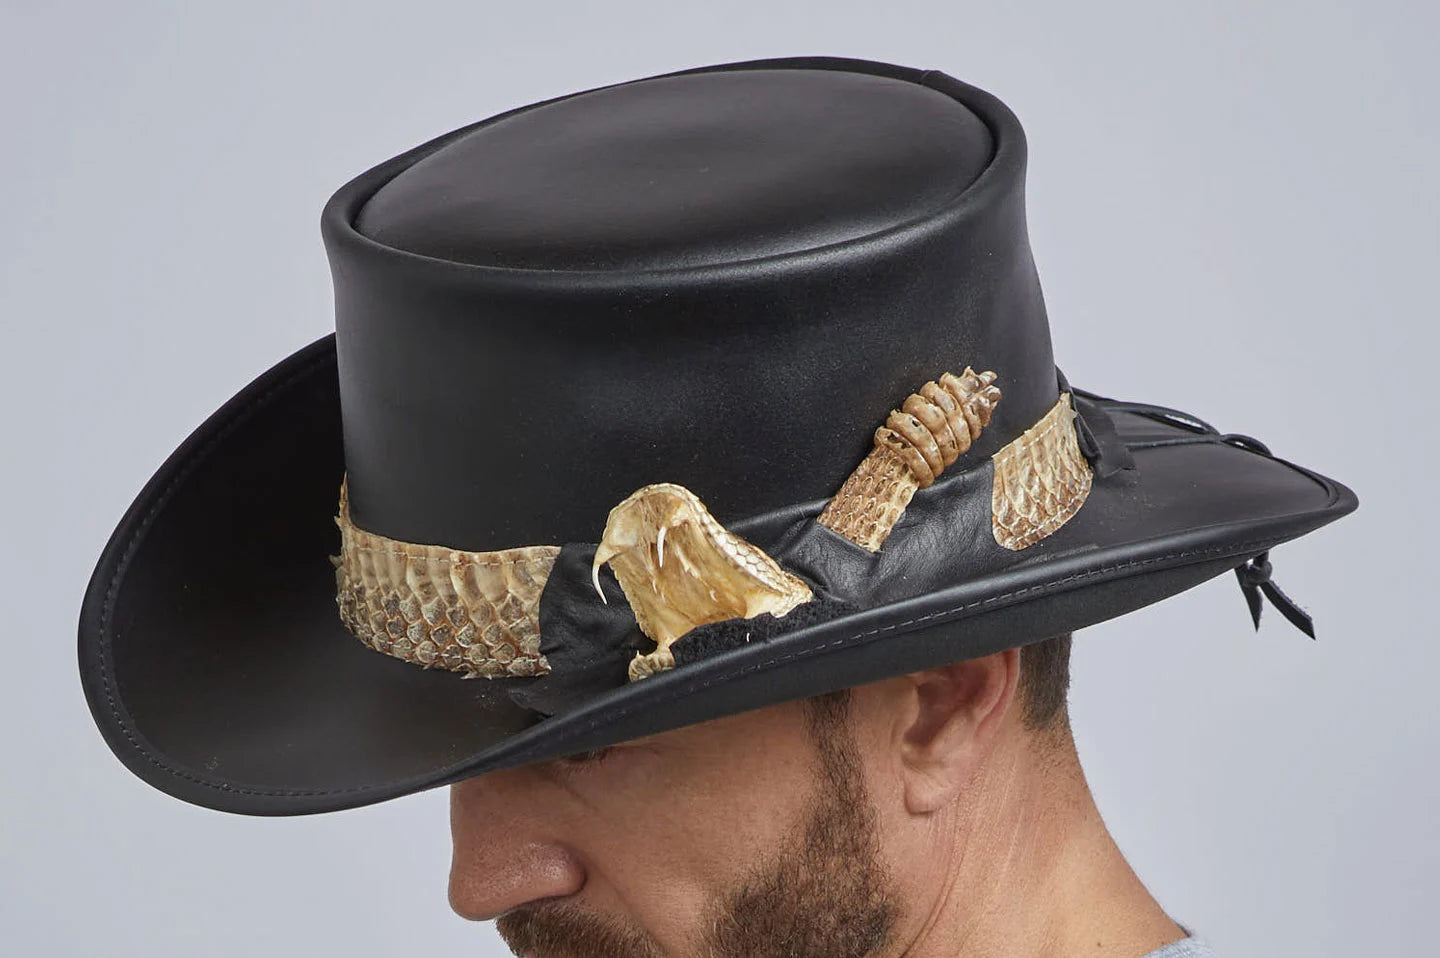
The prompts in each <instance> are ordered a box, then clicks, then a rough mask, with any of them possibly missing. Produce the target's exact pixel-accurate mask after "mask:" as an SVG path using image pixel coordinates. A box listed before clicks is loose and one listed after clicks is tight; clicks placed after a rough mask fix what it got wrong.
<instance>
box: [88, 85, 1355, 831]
mask: <svg viewBox="0 0 1440 958" xmlns="http://www.w3.org/2000/svg"><path fill="white" fill-rule="evenodd" d="M1024 171H1025V139H1024V135H1023V133H1022V131H1021V128H1020V125H1019V123H1018V121H1017V120H1016V118H1015V117H1014V115H1013V114H1012V113H1011V112H1010V111H1009V110H1008V109H1007V108H1006V107H1005V106H1004V105H1003V104H1002V103H1000V102H999V101H998V100H996V99H995V98H994V97H992V96H990V95H989V94H987V93H984V92H983V91H981V90H977V89H975V88H974V87H971V86H968V85H966V84H964V83H961V82H959V81H957V80H955V79H952V78H951V77H948V76H946V75H944V74H942V73H938V72H935V71H921V70H913V69H906V68H902V67H897V66H892V65H888V64H881V63H872V62H866V61H857V60H842V59H829V58H805V59H786V60H770V61H758V62H750V63H737V64H728V65H724V66H716V67H708V68H703V69H698V70H692V71H686V72H683V73H677V74H670V75H666V76H661V77H652V78H648V79H644V80H638V81H634V82H630V83H622V84H618V85H615V86H609V87H604V88H601V89H597V90H590V91H587V92H583V93H577V94H574V95H571V96H565V97H560V98H557V99H554V100H550V101H547V102H544V103H539V104H535V105H533V106H528V107H523V108H521V109H518V110H513V111H511V112H509V113H505V114H502V115H500V116H498V117H494V118H491V119H489V120H485V121H483V122H480V123H476V124H473V125H471V126H468V127H465V128H463V129H459V130H456V131H454V132H452V133H449V134H446V135H445V136H442V137H439V138H438V139H435V140H432V141H431V142H429V143H426V144H424V145H423V146H420V147H418V148H416V149H414V150H411V151H410V152H408V153H406V154H404V155H403V156H399V157H396V158H395V159H392V160H390V161H388V162H386V163H383V164H381V165H380V166H377V167H376V168H374V169H373V170H370V171H369V172H367V173H364V174H363V175H361V176H359V177H358V178H356V179H355V180H354V181H352V182H350V183H349V184H347V185H346V186H344V187H343V188H342V189H341V190H340V191H339V192H338V193H336V194H335V196H334V197H333V198H332V199H331V201H330V202H329V204H328V205H327V206H326V207H325V210H324V214H323V219H322V228H323V234H324V239H325V244H326V248H327V250H328V252H329V256H330V262H331V267H332V271H333V275H334V282H335V308H336V325H335V333H334V335H332V336H327V337H325V338H324V339H321V340H319V341H317V342H314V343H311V344H310V345H308V346H306V347H305V348H303V349H301V350H299V351H298V352H296V353H295V354H294V355H292V356H289V357H288V358H286V359H284V360H282V361H280V362H279V363H278V364H276V365H275V366H274V367H273V368H271V369H270V370H268V371H266V372H265V373H264V374H262V375H261V376H260V377H259V378H257V379H256V380H255V381H254V382H253V383H251V384H250V385H249V386H247V387H246V388H245V389H244V390H242V391H241V392H240V393H239V394H238V395H236V396H235V397H234V398H233V399H231V400H230V401H229V402H227V403H226V404H225V405H224V406H223V407H221V408H220V409H219V410H218V411H217V412H216V413H215V414H214V415H212V416H211V417H210V418H209V419H208V420H207V421H206V422H205V423H204V424H203V425H201V426H200V427H199V428H198V429H197V430H196V431H195V432H194V433H193V434H192V435H191V436H190V437H189V438H188V439H186V440H185V442H184V443H182V444H181V445H180V447H179V448H178V449H176V450H175V452H174V453H173V454H172V455H171V456H170V458H169V459H168V460H167V461H166V462H165V464H164V465H163V466H162V467H161V468H160V470H159V471H158V472H157V473H156V474H155V476H154V477H153V478H152V479H151V480H150V482H149V483H147V484H146V486H145V488H144V489H143V490H142V491H141V493H140V495H139V496H138V498H137V499H136V500H135V502H134V504H133V505H132V506H131V508H130V509H129V511H128V512H127V513H126V515H125V516H124V518H123V519H122V520H121V522H120V524H119V527H118V528H117V529H116V530H115V532H114V534H113V536H112V537H111V539H110V541H109V544H108V545H107V546H106V548H105V551H104V554H103V555H102V556H101V558H100V561H99V564H98V566H97V567H96V570H95V573H94V577H93V579H92V580H91V583H90V587H89V590H88V591H87V593H86V596H85V600H84V606H83V609H82V612H81V618H80V629H79V639H80V645H79V653H80V671H81V676H82V679H83V682H84V687H85V691H86V695H87V697H88V699H89V703H90V707H91V709H92V712H93V714H94V717H95V720H96V722H97V723H98V725H99V727H100V729H101V731H102V732H103V733H104V735H105V738H106V740H107V741H108V743H109V744H110V746H111V747H112V748H113V749H114V751H115V753H116V754H117V755H118V756H119V757H120V759H121V760H122V761H123V762H124V763H125V764H126V765H127V766H128V767H129V768H130V769H131V770H132V771H133V772H134V773H135V774H137V775H139V776H140V777H141V778H143V779H144V780H145V781H147V782H149V783H150V784H152V785H154V786H155V787H157V788H159V789H162V790H163V791H166V792H168V793H170V794H172V795H175V796H177V797H179V798H182V799H184V800H186V801H189V802H193V803H196V804H199V805H204V806H209V807H212V808H217V809H223V810H226V811H232V812H242V813H249V814H300V813H309V812H321V811H327V810H333V809H339V808H345V807H351V806H356V805H363V804H367V803H371V802H377V801H381V800H384V799H389V798H393V797H395V796H398V795H402V794H406V793H409V792H414V791H418V790H421V789H425V788H430V787H434V786H437V785H442V784H446V783H449V782H453V781H456V780H458V779H461V778H465V777H468V776H470V775H474V774H478V773H482V772H486V771H490V770H495V769H500V768H505V767H510V766H515V765H520V764H524V763H528V762H533V761H538V760H543V759H547V758H553V757H557V756H561V755H565V754H569V753H574V752H578V751H582V750H586V749H591V748H596V747H599V746H603V745H606V744H610V743H613V742H616V741H620V740H624V739H627V738H633V737H636V736H641V735H647V734H651V733H655V732H658V731H661V730H664V729H667V728H672V727H677V726H681V725H685V724H688V723H693V722H697V721H702V720H705V719H708V718H713V717H717V716H721V715H725V714H729V713H734V712H739V711H743V710H747V709H753V708H757V707H761V706H764V705H768V704H771V703H775V702H780V701H783V700H787V699H792V698H797V697H801V696H806V695H811V694H816V693H820V692H824V691H829V690H833V689H837V688H842V687H847V686H851V685H855V684H859V683H864V682H868V681H873V680H877V679H881V678H885V677H888V676H892V675H898V674H903V673H905V672H909V671H915V670H918V669H923V668H926V667H930V666H934V665H937V664H940V663H945V662H950V661H956V660H960V659H965V658H971V657H974V656H979V655H984V654H988V653H991V652H994V651H997V650H1000V649H1004V648H1008V647H1012V646H1018V645H1023V644H1026V643H1029V642H1034V641H1037V640H1040V639H1044V638H1047V637H1049V636H1052V635H1055V634H1058V633H1062V632H1066V631H1071V630H1074V629H1078V628H1081V627H1084V626H1087V625H1090V624H1093V623H1096V622H1099V621H1102V620H1104V619H1108V618H1111V617H1114V616H1117V615H1121V614H1123V613H1126V612H1129V611H1131V610H1133V609H1136V608H1138V607H1140V606H1143V605H1146V604H1148V603H1151V602H1154V601H1157V600H1159V599H1162V598H1164V597H1166V596H1169V595H1172V594H1174V593H1176V592H1179V591H1181V590H1183V589H1187V588H1190V587H1192V586H1194V585H1196V584H1198V583H1200V582H1203V581H1205V580H1207V579H1209V578H1211V577H1213V576H1216V575H1219V574H1221V573H1224V572H1227V571H1230V570H1232V569H1233V570H1235V571H1236V574H1237V576H1238V577H1239V579H1240V584H1241V586H1242V588H1243V590H1244V593H1245V596H1246V598H1247V599H1249V600H1250V602H1251V608H1252V613H1253V614H1254V616H1255V620H1256V623H1257V625H1258V621H1259V614H1260V612H1259V610H1260V602H1261V596H1262V595H1265V596H1269V598H1270V599H1271V601H1272V602H1273V603H1274V604H1275V605H1276V606H1277V607H1278V608H1279V609H1280V611H1281V612H1283V613H1284V614H1285V616H1286V617H1287V618H1289V619H1290V620H1291V621H1293V622H1295V623H1296V624H1297V625H1299V626H1300V627H1301V628H1304V629H1306V630H1307V631H1310V623H1309V619H1308V617H1307V616H1306V615H1305V613H1304V612H1302V611H1301V610H1300V609H1299V608H1298V607H1296V606H1295V605H1294V604H1293V603H1291V602H1290V601H1289V600H1288V599H1286V597H1285V596H1284V594H1283V593H1281V592H1279V590H1278V589H1276V588H1275V586H1274V584H1273V583H1272V582H1270V581H1269V563H1268V559H1267V554H1268V550H1270V549H1271V548H1272V547H1273V546H1275V545H1277V544H1278V543H1282V542H1285V541H1287V540H1290V539H1294V538H1296V537H1297V536H1300V535H1303V534H1305V533H1307V532H1310V531H1311V530H1313V529H1316V528H1318V527H1320V526H1322V525H1324V524H1326V523H1328V522H1330V521H1332V520H1334V519H1337V518H1339V517H1340V516H1343V515H1345V514H1346V513H1348V512H1350V511H1351V510H1353V509H1354V508H1355V507H1356V498H1355V495H1354V493H1353V492H1351V490H1349V489H1348V488H1346V487H1345V486H1343V485H1342V484H1340V483H1338V482H1336V481H1334V480H1332V479H1329V478H1327V477H1325V476H1322V475H1319V474H1317V473H1315V472H1313V471H1311V470H1309V469H1306V468H1304V467H1303V466H1299V465H1296V464H1294V463H1291V462H1287V461H1285V460H1283V459H1279V458H1276V457H1275V456H1272V455H1271V454H1270V453H1269V451H1268V450H1267V448H1266V447H1265V446H1264V445H1263V444H1262V443H1260V442H1259V441H1257V440H1255V439H1252V438H1249V437H1247V436H1243V435H1237V434H1222V433H1220V432H1218V431H1217V430H1215V429H1214V428H1212V427H1210V426H1209V425H1207V424H1206V423H1205V422H1203V421H1202V420H1200V419H1198V418H1196V417H1194V416H1191V415H1189V414H1187V413H1184V412H1180V411H1177V410H1174V409H1168V408H1164V407H1160V406H1155V405H1148V404H1143V403H1134V402H1120V401H1116V400H1112V399H1108V398H1104V397H1102V396H1100V395H1098V394H1096V393H1094V392H1091V391H1088V390H1084V389H1080V388H1078V387H1075V386H1071V385H1070V384H1069V383H1068V382H1067V380H1066V378H1065V376H1064V375H1063V374H1062V373H1061V372H1060V370H1059V369H1058V368H1057V366H1056V357H1055V356H1054V355H1053V354H1052V350H1051V342H1050V335H1049V327H1048V321H1047V318H1046V313H1045V308H1044V304H1043V301H1042V297H1041V292H1040V284H1039V281H1038V279H1037V276H1036V271H1035V267H1034V264H1033V262H1032V259H1031V254H1030V249H1029V242H1028V238H1027V235H1026V226H1025V210H1024ZM1312 634H1313V632H1312Z"/></svg>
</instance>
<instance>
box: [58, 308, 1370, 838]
mask: <svg viewBox="0 0 1440 958" xmlns="http://www.w3.org/2000/svg"><path fill="white" fill-rule="evenodd" d="M1113 419H1114V422H1115V425H1116V427H1117V431H1118V432H1119V434H1120V436H1121V437H1122V438H1123V439H1125V440H1126V442H1127V444H1130V445H1131V447H1132V452H1133V455H1134V458H1135V461H1136V472H1135V477H1134V478H1132V480H1131V481H1129V482H1125V483H1107V482H1103V481H1097V482H1096V483H1095V485H1094V488H1093V489H1092V490H1091V492H1090V497H1089V499H1088V500H1087V502H1086V504H1085V506H1084V507H1083V508H1082V509H1081V510H1080V511H1079V513H1078V514H1077V515H1076V516H1075V517H1074V518H1073V519H1072V520H1071V521H1070V522H1069V523H1067V525H1066V527H1065V530H1064V531H1065V537H1064V542H1065V545H1064V547H1063V548H1056V549H1050V550H1045V551H1041V550H1037V554H1036V557H1035V558H1034V559H1031V560H1028V561H1023V562H1020V563H1018V564H1017V565H1015V566H1014V567H1012V568H1010V569H1008V570H1006V571H1004V572H1003V573H998V574H995V575H989V576H984V577H980V578H976V579H972V580H969V581H964V582H956V583H954V585H953V586H950V587H947V588H944V589H940V590H937V591H934V592H930V593H927V594H925V595H921V596H917V597H915V598H911V599H907V600H905V601H903V602H898V603H892V604H890V605H886V606H883V607H880V608H873V609H866V610H863V611H860V612H858V613H855V614H852V615H846V616H843V617H840V618H835V619H830V620H827V621H823V622H820V623H818V624H815V625H811V626H807V627H803V628H799V629H797V630H795V631H793V632H789V633H785V634H783V635H780V636H777V637H775V638H773V639H771V640H768V641H765V642H763V643H756V644H753V645H749V646H746V647H743V648H738V649H734V650H730V651H726V652H723V653H720V654H717V655H715V656H714V657H713V658H710V659H707V660H704V661H699V662H694V663H689V664H686V665H684V666H683V667H681V668H677V669H674V670H672V671H669V672H665V673H661V674H659V675H656V676H654V677H651V678H648V679H645V680H643V681H639V682H635V683H632V684H629V685H625V686H623V687H620V688H615V689H612V690H609V691H606V692H604V693H601V694H599V695H597V696H596V697H595V698H594V699H593V700H591V701H589V702H587V703H585V704H584V705H583V706H581V707H578V708H576V709H573V710H571V711H568V712H566V713H564V714H561V715H556V716H553V717H550V718H543V717H541V716H540V715H538V714H536V713H533V712H530V711H528V710H526V709H523V708H521V707H520V706H518V705H516V704H515V703H514V702H513V701H512V700H511V699H510V697H509V696H508V695H507V694H506V688H505V685H506V683H510V682H529V681H533V680H530V679H494V680H487V679H469V680H467V679H463V678H461V677H460V676H459V675H457V674H455V673H452V672H446V671H441V670H433V671H432V670H424V669H420V668H417V667H415V666H414V665H411V664H408V663H405V662H401V661H399V660H397V659H393V658H390V657H389V656H385V655H382V654H379V653H377V652H374V651H372V650H369V649H367V648H365V647H364V646H362V645H361V644H360V642H359V641H358V640H357V639H356V638H355V637H354V636H352V635H351V634H350V633H349V632H348V631H347V630H346V629H345V627H344V626H343V625H342V624H341V622H340V619H339V617H338V615H337V611H336V605H335V579H334V570H333V568H332V566H331V564H330V562H329V561H328V559H327V556H329V555H333V554H335V553H336V552H337V551H338V544H339V532H338V530H337V529H336V527H335V524H334V521H333V518H332V517H333V516H334V514H335V508H336V497H337V493H338V490H339V486H340V480H341V477H342V474H343V472H344V456H343V449H342V444H341V420H340V408H339V395H338V379H337V373H336V365H335V344H334V337H333V335H331V336H326V337H324V338H323V339H320V340H317V341H316V342H314V343H312V344H310V345H309V346H306V347H305V348H303V349H301V350H299V351H297V352H296V353H294V354H293V355H291V356H290V357H288V358H286V359H285V360H283V361H281V362H280V363H278V364H276V365H275V366H274V367H272V368H271V369H270V370H268V371H267V372H266V373H264V374H263V375H261V376H260V377H259V378H257V379H256V380H255V381H254V382H252V383H251V384H250V385H248V386H247V387H246V388H245V389H243V390H242V391H241V392H239V393H238V394H237V395H236V396H235V397H234V398H232V399H231V400H230V401H229V402H227V403H226V404H225V405H224V406H222V407H221V408H220V409H219V410H217V411H216V412H215V413H214V414H213V415H212V416H211V417H210V418H209V419H207V420H206V421H205V423H204V424H203V425H201V426H200V427H199V428H198V429H196V430H195V432H194V433H192V434H191V435H190V436H189V438H187V439H186V440H185V442H184V443H182V444H181V445H180V447H179V448H177V449H176V450H175V452H174V453H172V454H171V456H170V457H169V458H168V459H167V460H166V462H165V463H164V465H163V466H162V467H161V468H160V469H159V470H158V471H157V472H156V474H155V475H154V476H153V477H152V478H151V479H150V481H149V482H148V483H147V484H146V485H145V487H144V489H143V490H142V491H141V492H140V494H139V496H138V497H137V498H136V500H135V501H134V503H133V504H132V505H131V507H130V509H129V510H128V511H127V512H126V514H125V516H124V518H123V519H122V520H121V522H120V524H119V526H118V527H117V528H116V530H115V532H114V533H113V535H112V536H111V538H110V540H109V542H108V544H107V545H106V547H105V550H104V552H103V554H102V555H101V558H100V561H99V563H98V565H97V567H96V569H95V572H94V575H93V577H92V579H91V581H90V585H89V588H88V590H87V592H86V595H85V600H84V605H83V607H82V611H81V616H80V623H79V660H80V662H79V664H80V672H81V677H82V681H83V684H84V689H85V694H86V697H87V699H88V701H89V705H90V709H91V711H92V713H93V715H94V717H95V721H96V723H97V724H98V726H99V727H100V729H101V731H102V733H103V734H104V736H105V739H106V741H107V743H108V744H109V745H110V747H111V748H112V749H113V750H114V752H115V754H116V755H117V756H119V758H120V759H121V761H122V762H124V763H125V765H126V766H128V767H129V768H130V770H131V771H132V772H134V773H135V774H136V775H137V776H139V777H140V778H141V779H143V780H144V781H146V782H148V783H149V784H151V785H153V786H155V787H156V788H158V789H160V790H161V791H164V792H167V793H169V794H171V795H174V796H176V797H177V798H180V799H183V800H185V801H187V802H191V803H194V804H196V805H201V806H206V807H209V808H214V809H219V810H222V811H228V812H238V813H244V814H252V815H296V814H309V813H316V812H325V811H333V810H338V809H342V808H350V807H355V806H360V805H366V804H371V803H374V802H379V801H384V800H386V799H390V798H394V797H397V796H400V795H404V794H408V793H412V792H417V791H421V790H423V789H427V788H432V787H435V786H438V785H443V784H447V783H450V782H453V781H457V780H460V779H463V778H466V777H469V776H471V775H475V774H479V773H483V772H487V771H493V770H497V769H501V768H507V767H513V766H518V765H522V764H527V763H530V762H534V761H540V760H544V759H549V758H555V757H558V756H561V755H566V754H570V753H573V752H577V751H581V750H585V749H590V748H596V747H599V746H602V745H606V744H611V743H613V742H618V741H623V740H625V739H629V738H635V737H638V736H642V735H649V734H653V733H656V732H660V731H663V730H665V729H668V728H675V727H679V726H683V725H687V724H690V723H693V722H698V721H704V720H706V719H710V718H715V717H719V716H722V715H726V714H731V713H735V712H741V711H745V710H748V709H753V708H759V707H762V706H765V705H769V704H773V703H776V702H781V701H785V700H788V699H793V698H799V697H803V696H806V695H812V694H818V693H820V692H825V691H830V690H833V689H837V688H844V687H848V686H851V685H857V684H862V683H865V682H870V681H875V680H878V679H881V678H885V677H889V676H892V675H900V674H904V673H906V672H910V671H915V670H918V669H923V668H927V667H931V666H934V665H938V664H941V663H944V662H952V661H959V660H961V659H966V658H972V657H975V656H979V655H986V654H989V653H991V652H994V651H997V650H1000V649H1003V648H1007V647H1010V646H1014V645H1017V644H1022V643H1024V642H1028V641H1033V640H1035V639H1039V638H1044V637H1046V636H1049V635H1053V634H1057V633H1060V632H1065V631H1070V630H1074V629H1078V628H1083V627H1085V626H1088V625H1091V624H1094V623H1096V622H1099V621H1103V620H1105V619H1109V618H1113V617H1115V616H1117V615H1121V614H1124V613H1126V612H1129V611H1132V610H1134V609H1137V608H1140V607H1141V606H1144V605H1147V604H1149V603H1151V602H1155V601H1158V600H1160V599H1163V598H1165V597H1167V596H1169V595H1173V594H1175V593H1177V592H1180V591H1182V590H1184V589H1188V588H1191V587H1193V586H1195V585H1198V584H1199V583H1201V582H1203V581H1205V580H1206V579H1209V578H1211V577H1213V576H1215V575H1218V574H1220V573H1223V572H1225V571H1227V570H1228V569H1232V568H1234V567H1235V566H1237V565H1239V564H1240V563H1241V562H1243V561H1244V560H1245V559H1247V558H1248V557H1250V556H1252V555H1254V554H1256V553H1258V552H1261V551H1263V550H1265V549H1268V548H1270V547H1272V546H1274V545H1276V544H1279V543H1281V542H1284V541H1286V540H1289V539H1293V538H1295V537H1297V536H1300V535H1303V534H1305V533H1307V532H1310V531H1312V530H1314V529H1316V528H1318V527H1320V526H1322V525H1324V524H1326V523H1328V522H1331V521H1333V520H1335V519H1337V518H1339V517H1341V516H1343V515H1345V514H1347V513H1349V512H1350V511H1352V510H1353V509H1355V507H1356V504H1357V501H1356V497H1355V495H1354V493H1353V492H1352V491H1351V490H1350V489H1348V488H1346V487H1345V486H1344V485H1342V484H1340V483H1338V482H1336V481H1334V480H1331V479H1328V478H1326V477H1324V476H1321V475H1319V474H1317V473H1315V472H1312V471H1310V470H1308V469H1305V468H1303V467H1300V466H1297V465H1294V464H1292V463H1288V462H1286V461H1284V460H1281V459H1276V458H1272V457H1269V456H1265V455H1261V454H1258V453H1255V452H1252V451H1249V450H1246V449H1241V448H1238V447H1236V446H1233V445H1228V444H1224V443H1188V444H1176V445H1166V444H1164V443H1163V442H1162V443H1160V444H1156V443H1155V442H1154V440H1155V439H1157V438H1159V439H1162V440H1163V439H1164V437H1165V435H1166V432H1167V430H1170V431H1171V432H1179V430H1175V429H1173V427H1167V426H1165V425H1163V424H1160V423H1156V422H1155V421H1153V420H1151V419H1147V418H1143V417H1140V416H1134V415H1126V414H1117V415H1115V416H1114V417H1113ZM1136 479H1138V481H1136ZM597 534H598V527H597ZM1057 538H1058V537H1057ZM802 662H803V663H804V667H803V668H799V667H793V666H794V665H795V664H797V663H802Z"/></svg>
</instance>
